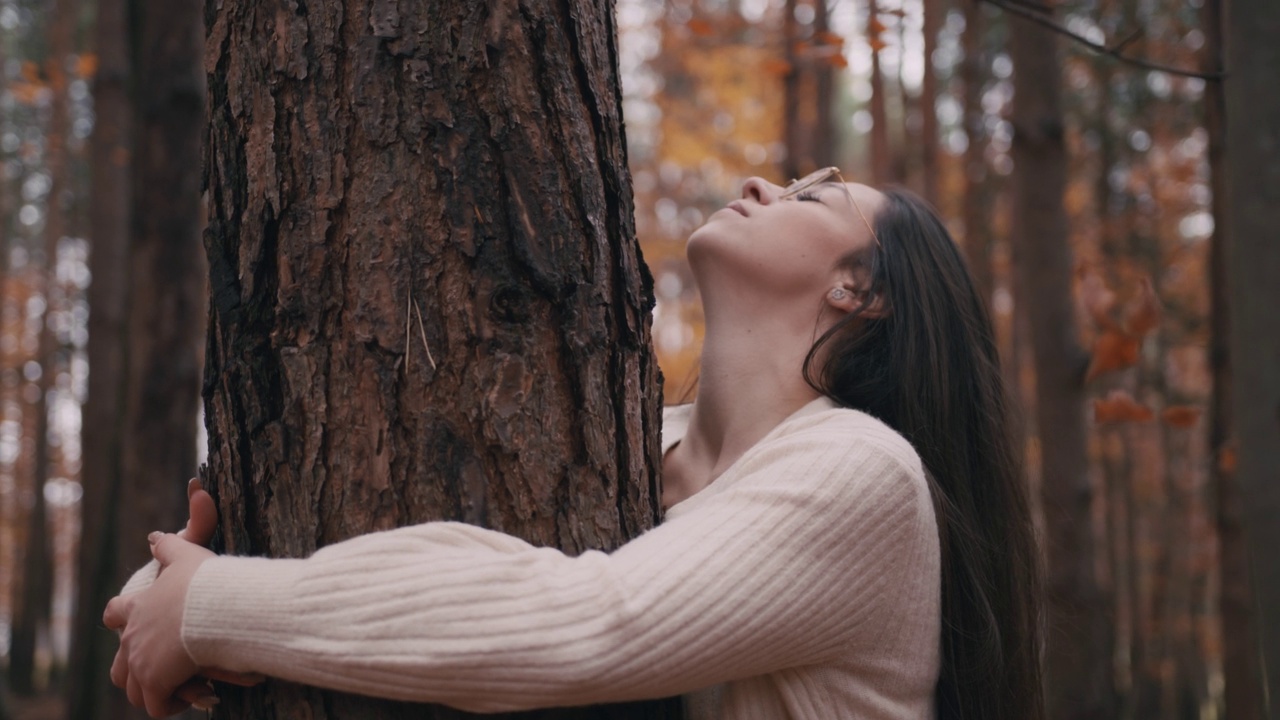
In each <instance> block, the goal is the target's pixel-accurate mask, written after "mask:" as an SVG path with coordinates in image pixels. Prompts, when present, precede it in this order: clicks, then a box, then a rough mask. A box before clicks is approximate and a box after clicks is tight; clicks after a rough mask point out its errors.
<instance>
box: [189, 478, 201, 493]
mask: <svg viewBox="0 0 1280 720" xmlns="http://www.w3.org/2000/svg"><path fill="white" fill-rule="evenodd" d="M199 489H200V480H199V479H198V478H191V479H190V480H188V481H187V498H190V497H191V496H192V495H195V494H196V491H197V490H199Z"/></svg>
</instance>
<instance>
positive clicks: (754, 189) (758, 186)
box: [742, 177, 782, 205]
mask: <svg viewBox="0 0 1280 720" xmlns="http://www.w3.org/2000/svg"><path fill="white" fill-rule="evenodd" d="M781 190H782V189H781V188H779V187H778V186H777V185H774V184H773V183H771V182H769V181H768V180H765V179H764V178H759V177H750V178H747V181H746V182H745V183H743V184H742V199H744V200H752V201H754V202H757V203H759V204H761V205H768V204H770V203H772V202H774V201H776V200H777V199H778V195H779V193H780V192H781Z"/></svg>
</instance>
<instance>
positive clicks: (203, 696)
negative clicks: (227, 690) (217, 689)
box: [173, 678, 219, 710]
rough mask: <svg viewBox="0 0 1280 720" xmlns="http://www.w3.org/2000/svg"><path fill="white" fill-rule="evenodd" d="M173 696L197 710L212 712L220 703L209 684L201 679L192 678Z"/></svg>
mask: <svg viewBox="0 0 1280 720" xmlns="http://www.w3.org/2000/svg"><path fill="white" fill-rule="evenodd" d="M173 695H174V697H176V698H178V699H179V700H181V701H183V702H184V703H186V704H187V705H190V706H191V707H193V708H195V709H197V710H212V709H213V706H214V705H217V704H218V702H219V700H218V696H217V695H215V694H213V688H212V687H211V686H210V685H209V682H208V681H207V680H202V679H200V678H191V679H190V680H188V681H186V682H185V683H183V684H181V685H179V686H178V689H177V690H175V691H173Z"/></svg>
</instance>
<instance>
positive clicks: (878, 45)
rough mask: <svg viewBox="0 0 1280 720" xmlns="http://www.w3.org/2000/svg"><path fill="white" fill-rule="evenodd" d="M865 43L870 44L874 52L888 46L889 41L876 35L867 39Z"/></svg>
mask: <svg viewBox="0 0 1280 720" xmlns="http://www.w3.org/2000/svg"><path fill="white" fill-rule="evenodd" d="M867 44H868V45H870V46H871V49H872V50H873V51H875V52H880V51H881V50H883V49H885V48H886V47H888V46H889V43H887V42H885V41H883V40H881V39H880V38H878V37H873V38H871V39H870V40H868V41H867Z"/></svg>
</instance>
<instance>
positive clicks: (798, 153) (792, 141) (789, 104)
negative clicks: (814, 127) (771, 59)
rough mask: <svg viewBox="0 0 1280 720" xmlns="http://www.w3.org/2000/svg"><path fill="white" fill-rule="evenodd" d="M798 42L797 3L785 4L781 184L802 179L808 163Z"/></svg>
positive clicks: (783, 7)
mask: <svg viewBox="0 0 1280 720" xmlns="http://www.w3.org/2000/svg"><path fill="white" fill-rule="evenodd" d="M799 41H800V29H799V25H798V23H797V22H796V0H786V2H785V3H784V4H783V6H782V61H783V62H784V63H786V67H787V71H786V74H784V75H783V76H782V136H783V137H782V140H783V144H784V145H785V146H786V148H787V154H786V156H785V157H784V158H783V159H782V168H781V170H782V175H783V179H784V182H785V181H790V180H795V179H797V178H800V177H801V176H803V175H804V174H805V171H804V167H805V165H806V163H807V162H808V158H807V154H808V153H807V152H806V150H807V147H806V146H807V144H808V143H806V139H807V135H808V133H807V132H806V131H805V127H804V121H803V118H804V113H802V112H800V104H801V103H802V102H804V100H803V97H804V73H803V72H801V67H800V58H799V56H798V54H797V53H796V44H797V43H798V42H799Z"/></svg>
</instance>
